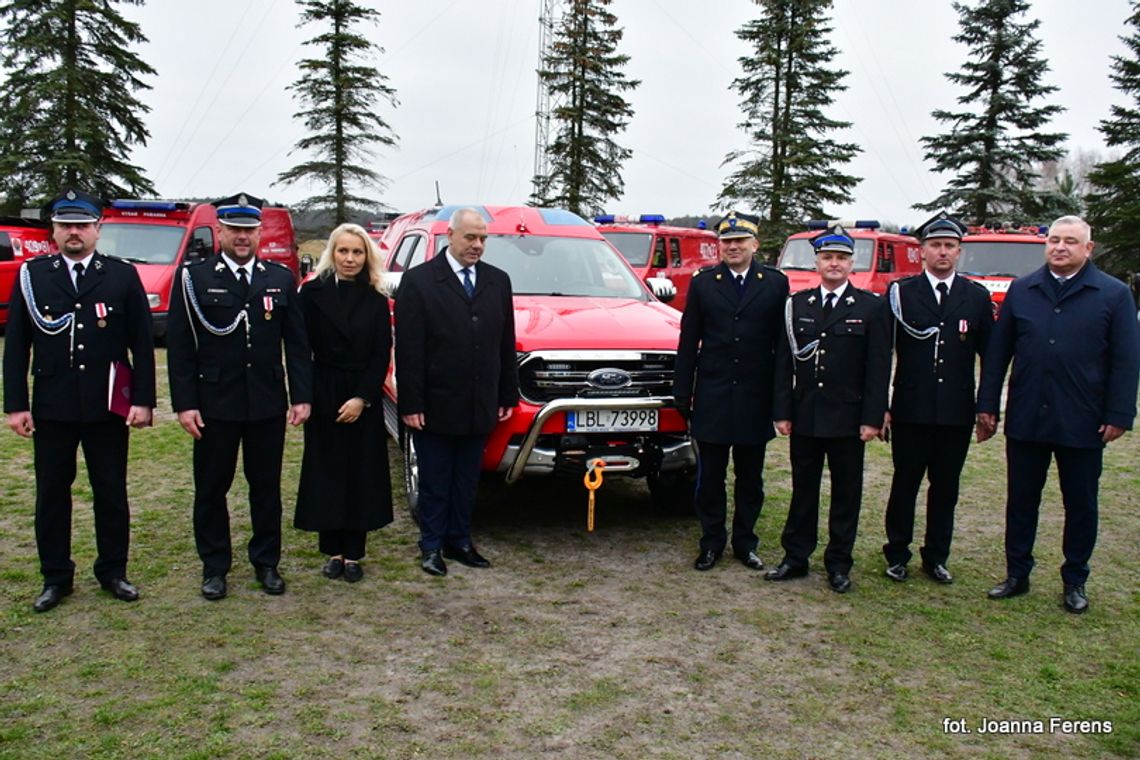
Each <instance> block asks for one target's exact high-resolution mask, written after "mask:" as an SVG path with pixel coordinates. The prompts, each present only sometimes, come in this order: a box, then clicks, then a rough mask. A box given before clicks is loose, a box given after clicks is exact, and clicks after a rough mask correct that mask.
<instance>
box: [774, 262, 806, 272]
mask: <svg viewBox="0 0 1140 760" xmlns="http://www.w3.org/2000/svg"><path fill="white" fill-rule="evenodd" d="M780 269H790V270H793V271H795V272H814V271H815V267H798V266H794V265H792V264H785V265H784V266H782V267H780Z"/></svg>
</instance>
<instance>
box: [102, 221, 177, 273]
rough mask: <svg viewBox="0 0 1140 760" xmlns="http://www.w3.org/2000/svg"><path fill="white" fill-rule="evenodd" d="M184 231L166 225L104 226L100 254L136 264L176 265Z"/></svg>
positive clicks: (111, 224) (106, 224)
mask: <svg viewBox="0 0 1140 760" xmlns="http://www.w3.org/2000/svg"><path fill="white" fill-rule="evenodd" d="M185 233H186V229H185V228H184V227H175V226H171V225H167V224H117V223H115V222H104V223H103V227H102V229H101V230H100V232H99V244H98V246H97V247H98V249H99V253H102V254H106V255H107V256H118V257H119V258H120V259H126V260H127V261H133V262H135V263H137V264H173V263H174V262H175V261H176V260H177V259H178V251H179V249H180V248H181V246H182V236H183V235H184V234H185Z"/></svg>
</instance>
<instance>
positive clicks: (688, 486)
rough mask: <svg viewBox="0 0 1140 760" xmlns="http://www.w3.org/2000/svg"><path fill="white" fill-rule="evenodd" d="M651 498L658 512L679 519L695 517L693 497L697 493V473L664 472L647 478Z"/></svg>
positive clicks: (688, 471) (683, 471) (686, 471)
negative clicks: (675, 516)
mask: <svg viewBox="0 0 1140 760" xmlns="http://www.w3.org/2000/svg"><path fill="white" fill-rule="evenodd" d="M645 481H646V483H648V484H649V496H650V498H652V499H653V506H654V507H656V508H657V509H658V510H660V511H662V512H664V513H666V514H670V515H677V516H678V517H692V516H693V515H694V513H695V512H694V510H695V508H694V506H693V497H694V496H695V495H696V492H697V471H696V470H695V469H692V470H681V471H679V472H662V473H658V474H657V475H649V476H647V477H646V478H645Z"/></svg>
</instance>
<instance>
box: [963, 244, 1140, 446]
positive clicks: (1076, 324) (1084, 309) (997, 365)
mask: <svg viewBox="0 0 1140 760" xmlns="http://www.w3.org/2000/svg"><path fill="white" fill-rule="evenodd" d="M1052 280H1053V275H1052V274H1051V273H1050V272H1049V269H1048V267H1044V266H1043V267H1041V269H1038V270H1037V271H1036V272H1031V273H1030V274H1027V275H1025V276H1024V277H1019V278H1018V279H1016V280H1014V281H1013V284H1012V285H1010V288H1009V292H1008V293H1007V294H1006V297H1005V302H1004V303H1003V304H1002V307H1001V315H1000V316H999V317H998V321H997V324H996V325H995V326H994V333H993V336H992V337H991V338H990V345H989V347H988V348H987V350H986V361H985V365H984V369H983V372H982V385H981V388H980V389H979V391H978V411H979V412H987V413H990V414H997V413H998V406H999V402H1000V399H1001V389H1002V385H1003V382H1004V380H1005V372H1006V369H1007V368H1008V367H1009V363H1010V360H1012V361H1013V373H1012V374H1011V375H1010V379H1009V395H1008V401H1007V403H1006V414H1005V434H1006V436H1008V437H1010V438H1014V439H1017V440H1021V441H1037V442H1041V443H1051V444H1055V445H1059V446H1069V447H1073V448H1088V449H1091V448H1098V447H1100V446H1102V445H1103V442H1102V440H1101V434H1100V433H1098V432H1097V428H1099V427H1100V426H1101V425H1105V424H1108V425H1113V426H1115V427H1119V428H1124V429H1125V430H1128V429H1131V428H1132V421H1133V419H1134V418H1135V417H1136V387H1137V377H1138V375H1140V337H1138V336H1137V332H1138V331H1137V325H1136V307H1135V306H1134V305H1133V303H1132V296H1131V294H1130V293H1129V292H1128V287H1127V286H1126V285H1124V283H1122V282H1119V281H1118V280H1115V279H1113V278H1112V277H1109V276H1108V275H1106V274H1104V273H1103V272H1101V271H1100V270H1099V269H1097V268H1096V267H1095V266H1093V264H1092V262H1091V261H1090V262H1088V263H1086V264H1085V266H1084V267H1083V268H1082V269H1081V271H1080V272H1078V273H1077V275H1076V276H1075V277H1074V278H1073V279H1072V280H1071V281H1070V282H1068V283H1066V287H1065V293H1064V294H1063V295H1062V297H1061V298H1059V299H1058V298H1057V295H1056V290H1055V287H1054V285H1053V281H1052Z"/></svg>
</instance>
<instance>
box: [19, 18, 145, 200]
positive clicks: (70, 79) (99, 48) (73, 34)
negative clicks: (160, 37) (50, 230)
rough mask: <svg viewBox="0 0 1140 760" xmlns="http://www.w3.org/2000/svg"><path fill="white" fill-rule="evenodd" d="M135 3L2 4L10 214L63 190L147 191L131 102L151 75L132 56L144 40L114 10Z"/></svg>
mask: <svg viewBox="0 0 1140 760" xmlns="http://www.w3.org/2000/svg"><path fill="white" fill-rule="evenodd" d="M121 5H142V0H19V2H9V3H3V4H0V24H2V25H3V27H4V29H3V32H2V34H0V39H2V40H3V51H4V52H3V54H2V55H0V65H3V67H4V72H5V74H6V75H7V76H6V79H5V81H4V83H3V86H2V88H0V192H2V193H3V196H4V198H3V209H2V210H3V211H4V212H6V213H15V212H17V211H18V210H19V209H21V208H25V207H28V206H31V205H34V204H38V203H39V202H40V201H42V200H44V199H46V198H48V197H51V196H52V195H54V194H55V193H56V192H58V191H59V189H60V188H62V187H63V186H65V185H69V186H77V187H80V188H82V189H84V190H86V191H88V192H91V193H94V194H96V195H99V196H102V197H104V198H114V197H122V196H139V195H149V194H153V193H154V186H153V185H152V184H151V182H150V180H149V179H147V178H146V176H145V175H144V174H143V170H142V169H141V168H140V167H138V166H135V165H134V164H132V163H130V161H129V155H130V151H131V148H132V147H133V146H137V145H145V144H146V141H147V138H148V137H149V136H150V134H149V132H148V131H147V129H146V126H145V125H144V123H143V116H145V115H146V114H147V113H148V112H149V111H150V108H149V107H147V105H146V104H144V103H143V102H142V101H141V100H139V99H138V97H136V93H138V92H139V91H141V90H149V89H150V86H149V85H147V84H146V83H145V82H144V81H143V79H142V78H143V77H146V76H150V75H153V74H154V73H155V71H154V69H152V68H151V67H150V66H148V65H147V64H146V63H145V62H143V60H142V59H141V58H139V57H138V56H137V55H135V54H134V53H132V52H131V50H130V48H131V47H132V46H134V45H138V44H140V43H143V42H146V37H144V36H143V34H142V31H141V29H140V28H139V25H138V24H135V23H133V22H131V21H128V20H127V19H125V18H123V16H122V14H121V13H120V12H119V9H118V6H121Z"/></svg>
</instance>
